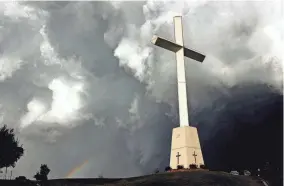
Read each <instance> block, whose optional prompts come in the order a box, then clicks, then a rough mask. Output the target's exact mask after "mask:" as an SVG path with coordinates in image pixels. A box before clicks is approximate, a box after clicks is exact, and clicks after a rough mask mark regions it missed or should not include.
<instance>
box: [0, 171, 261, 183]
mask: <svg viewBox="0 0 284 186" xmlns="http://www.w3.org/2000/svg"><path fill="white" fill-rule="evenodd" d="M48 183H49V184H48V185H49V186H91V185H92V186H97V185H108V186H137V185H139V186H152V185H163V186H213V185H214V186H217V185H218V186H262V185H263V184H262V182H261V181H259V180H257V179H255V178H253V177H247V176H233V175H230V174H228V173H223V172H210V171H195V172H173V173H159V174H153V175H147V176H141V177H134V178H126V179H104V178H98V179H55V180H49V181H48ZM0 185H13V186H18V185H23V184H22V183H16V182H15V181H5V182H2V183H1V181H0ZM30 185H31V184H30Z"/></svg>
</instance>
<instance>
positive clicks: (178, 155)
mask: <svg viewBox="0 0 284 186" xmlns="http://www.w3.org/2000/svg"><path fill="white" fill-rule="evenodd" d="M180 156H181V155H180V154H179V152H178V153H177V155H176V157H177V164H178V165H179V157H180Z"/></svg>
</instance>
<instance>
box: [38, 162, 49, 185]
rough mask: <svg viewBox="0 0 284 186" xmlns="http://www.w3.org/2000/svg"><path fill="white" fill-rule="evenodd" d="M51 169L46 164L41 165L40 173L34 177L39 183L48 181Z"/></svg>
mask: <svg viewBox="0 0 284 186" xmlns="http://www.w3.org/2000/svg"><path fill="white" fill-rule="evenodd" d="M49 172H50V169H49V168H48V166H47V165H46V164H41V166H40V171H39V172H37V173H36V174H35V175H34V178H35V179H36V180H37V181H47V175H48V174H49Z"/></svg>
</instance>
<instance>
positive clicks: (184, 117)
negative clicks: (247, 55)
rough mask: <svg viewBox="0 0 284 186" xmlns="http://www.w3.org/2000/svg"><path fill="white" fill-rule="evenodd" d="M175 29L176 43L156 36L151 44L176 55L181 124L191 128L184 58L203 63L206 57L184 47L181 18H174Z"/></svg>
mask: <svg viewBox="0 0 284 186" xmlns="http://www.w3.org/2000/svg"><path fill="white" fill-rule="evenodd" d="M174 27H175V42H171V41H169V40H166V39H164V38H161V37H158V36H154V37H153V38H152V41H151V42H152V43H153V44H154V45H156V46H159V47H162V48H164V49H167V50H170V51H172V52H175V54H176V61H177V81H178V103H179V104H178V107H179V122H180V126H189V116H188V106H187V92H186V79H185V66H184V56H185V57H188V58H191V59H194V60H196V61H199V62H203V60H204V59H205V55H203V54H201V53H199V52H196V51H194V50H192V49H189V48H186V47H184V44H183V30H182V18H181V16H176V17H174Z"/></svg>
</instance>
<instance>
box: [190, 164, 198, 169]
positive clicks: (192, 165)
mask: <svg viewBox="0 0 284 186" xmlns="http://www.w3.org/2000/svg"><path fill="white" fill-rule="evenodd" d="M189 168H190V169H197V166H196V164H190V165H189Z"/></svg>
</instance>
